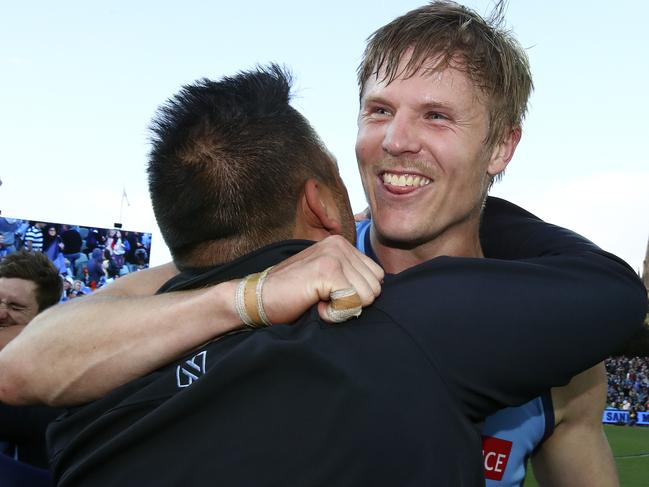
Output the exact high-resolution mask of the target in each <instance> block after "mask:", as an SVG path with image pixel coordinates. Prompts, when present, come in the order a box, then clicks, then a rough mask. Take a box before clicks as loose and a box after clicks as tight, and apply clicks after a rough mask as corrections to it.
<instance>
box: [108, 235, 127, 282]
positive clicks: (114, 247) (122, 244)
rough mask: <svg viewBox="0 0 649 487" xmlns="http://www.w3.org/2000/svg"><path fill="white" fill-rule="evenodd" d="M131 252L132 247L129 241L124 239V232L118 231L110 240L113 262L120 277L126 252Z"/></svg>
mask: <svg viewBox="0 0 649 487" xmlns="http://www.w3.org/2000/svg"><path fill="white" fill-rule="evenodd" d="M129 250H130V245H129V242H128V240H126V239H123V238H122V232H120V231H119V230H116V231H115V233H114V234H113V236H112V238H111V240H110V252H111V260H112V263H113V264H114V266H115V268H116V272H115V274H116V275H119V271H120V270H121V268H122V267H123V266H124V262H125V257H126V252H128V251H129ZM111 277H112V276H111Z"/></svg>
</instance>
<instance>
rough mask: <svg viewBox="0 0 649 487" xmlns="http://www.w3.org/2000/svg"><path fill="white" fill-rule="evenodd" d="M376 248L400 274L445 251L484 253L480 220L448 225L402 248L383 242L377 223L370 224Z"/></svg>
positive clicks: (381, 259) (388, 266) (470, 254)
mask: <svg viewBox="0 0 649 487" xmlns="http://www.w3.org/2000/svg"><path fill="white" fill-rule="evenodd" d="M370 242H371V245H372V250H373V251H374V254H375V255H376V258H377V259H378V260H379V262H380V263H381V265H382V266H383V268H384V269H385V271H386V272H389V273H392V274H396V273H398V272H401V271H404V270H406V269H409V268H410V267H413V266H416V265H418V264H421V263H423V262H426V261H427V260H430V259H434V258H435V257H440V256H442V255H446V256H450V257H483V253H482V247H481V245H480V235H479V227H478V222H477V221H471V222H469V221H467V222H465V223H464V224H463V225H458V226H456V227H453V228H449V229H446V231H444V233H443V234H441V235H438V236H437V237H435V238H434V239H432V240H430V241H429V242H426V243H424V244H421V245H418V246H416V247H412V248H399V247H397V246H395V245H394V244H391V243H389V242H382V241H381V238H380V237H379V236H378V235H377V233H376V229H375V227H374V225H372V227H371V228H370Z"/></svg>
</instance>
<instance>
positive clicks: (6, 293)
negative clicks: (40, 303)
mask: <svg viewBox="0 0 649 487" xmlns="http://www.w3.org/2000/svg"><path fill="white" fill-rule="evenodd" d="M0 299H1V300H3V301H6V302H12V303H21V304H28V303H29V302H30V301H34V300H35V299H36V283H35V282H34V281H30V280H28V279H20V278H17V277H0Z"/></svg>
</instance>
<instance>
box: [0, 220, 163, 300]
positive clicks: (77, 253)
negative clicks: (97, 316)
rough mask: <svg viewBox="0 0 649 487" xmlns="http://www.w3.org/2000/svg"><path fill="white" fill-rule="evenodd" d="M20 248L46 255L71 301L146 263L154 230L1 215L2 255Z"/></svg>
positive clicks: (140, 267) (0, 245)
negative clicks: (135, 229) (51, 221)
mask: <svg viewBox="0 0 649 487" xmlns="http://www.w3.org/2000/svg"><path fill="white" fill-rule="evenodd" d="M18 250H27V251H32V252H43V253H44V254H45V255H47V257H48V258H49V259H50V260H51V261H52V262H53V263H54V265H55V266H56V267H57V269H58V270H59V273H60V275H61V277H62V279H63V280H64V281H63V289H64V291H63V296H62V297H61V300H62V301H67V300H68V299H72V298H75V297H77V296H83V295H84V294H88V293H90V292H92V291H93V290H95V289H98V288H100V287H102V286H104V285H105V284H106V283H108V282H111V281H113V280H114V279H117V278H119V277H121V276H124V275H126V274H128V273H129V272H135V271H138V270H140V269H144V268H147V267H148V266H149V256H150V253H151V252H150V250H151V234H150V233H146V232H134V231H127V230H121V229H116V228H113V229H109V228H99V227H84V226H80V225H70V224H62V223H50V222H42V221H34V220H24V219H20V218H7V217H1V218H0V260H2V259H4V258H5V257H6V256H7V255H9V254H10V253H12V252H16V251H18Z"/></svg>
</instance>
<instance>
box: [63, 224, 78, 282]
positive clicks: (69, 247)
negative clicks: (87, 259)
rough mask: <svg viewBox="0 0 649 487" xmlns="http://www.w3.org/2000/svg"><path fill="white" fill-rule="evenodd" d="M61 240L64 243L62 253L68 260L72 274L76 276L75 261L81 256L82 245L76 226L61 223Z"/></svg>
mask: <svg viewBox="0 0 649 487" xmlns="http://www.w3.org/2000/svg"><path fill="white" fill-rule="evenodd" d="M61 241H62V242H63V245H64V247H63V255H64V256H65V258H66V259H68V260H69V261H70V269H71V270H72V273H73V275H75V276H76V267H75V263H76V261H77V259H78V258H79V257H80V256H81V246H82V245H83V241H82V239H81V234H80V233H79V231H78V230H77V229H76V228H74V227H72V226H70V225H63V231H62V232H61Z"/></svg>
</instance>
